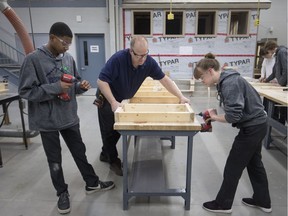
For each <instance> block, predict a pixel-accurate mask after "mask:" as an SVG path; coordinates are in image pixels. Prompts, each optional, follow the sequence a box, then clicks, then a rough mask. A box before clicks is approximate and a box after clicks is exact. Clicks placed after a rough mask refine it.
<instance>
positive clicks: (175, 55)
mask: <svg viewBox="0 0 288 216" xmlns="http://www.w3.org/2000/svg"><path fill="white" fill-rule="evenodd" d="M204 55H205V54H191V55H179V54H160V55H158V54H157V55H154V54H151V55H150V56H152V57H158V56H161V57H203V56H204ZM214 55H215V56H217V57H255V55H254V54H214Z"/></svg>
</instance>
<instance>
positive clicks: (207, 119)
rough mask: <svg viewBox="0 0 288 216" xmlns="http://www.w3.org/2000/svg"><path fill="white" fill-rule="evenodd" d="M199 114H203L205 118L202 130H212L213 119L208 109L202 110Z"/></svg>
mask: <svg viewBox="0 0 288 216" xmlns="http://www.w3.org/2000/svg"><path fill="white" fill-rule="evenodd" d="M198 115H199V116H202V118H203V120H204V123H202V124H201V132H212V124H211V122H212V120H211V117H210V114H209V112H208V110H206V111H204V112H200V113H199V114H198Z"/></svg>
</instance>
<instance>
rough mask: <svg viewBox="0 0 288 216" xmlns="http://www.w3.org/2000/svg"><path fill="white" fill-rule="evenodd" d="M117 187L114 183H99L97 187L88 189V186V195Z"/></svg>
mask: <svg viewBox="0 0 288 216" xmlns="http://www.w3.org/2000/svg"><path fill="white" fill-rule="evenodd" d="M114 187H115V184H114V183H113V182H112V181H107V182H102V181H100V180H99V181H98V185H97V186H96V187H88V186H86V188H85V189H86V194H92V193H94V192H97V191H106V190H110V189H112V188H114Z"/></svg>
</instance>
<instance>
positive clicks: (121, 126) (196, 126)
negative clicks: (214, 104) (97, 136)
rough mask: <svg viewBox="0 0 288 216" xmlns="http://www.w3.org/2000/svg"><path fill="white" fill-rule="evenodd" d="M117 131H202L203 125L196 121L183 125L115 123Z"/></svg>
mask: <svg viewBox="0 0 288 216" xmlns="http://www.w3.org/2000/svg"><path fill="white" fill-rule="evenodd" d="M114 129H115V130H161V131H200V130H201V124H200V123H199V122H198V121H197V120H196V119H194V122H184V123H183V122H181V123H159V122H147V123H134V122H115V124H114Z"/></svg>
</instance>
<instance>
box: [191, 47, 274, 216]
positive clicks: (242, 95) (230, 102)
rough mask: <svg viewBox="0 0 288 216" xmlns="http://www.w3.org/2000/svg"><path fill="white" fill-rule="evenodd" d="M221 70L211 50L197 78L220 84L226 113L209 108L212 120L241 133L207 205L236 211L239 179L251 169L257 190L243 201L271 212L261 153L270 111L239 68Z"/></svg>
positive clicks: (220, 210) (216, 209)
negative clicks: (215, 192)
mask: <svg viewBox="0 0 288 216" xmlns="http://www.w3.org/2000/svg"><path fill="white" fill-rule="evenodd" d="M220 71H221V68H220V64H219V62H218V61H217V60H216V59H215V56H214V55H213V54H212V53H208V54H206V55H205V58H204V59H201V60H200V61H199V62H198V63H197V65H196V67H195V70H194V77H195V79H201V80H202V82H203V83H204V84H205V85H206V86H213V85H215V84H216V85H217V91H218V94H219V95H220V97H221V100H222V101H223V105H224V106H223V108H224V114H217V112H216V111H215V109H208V111H209V114H210V116H211V120H212V121H218V122H223V123H230V124H232V127H237V128H239V133H238V135H237V136H236V137H235V139H234V142H233V144H232V148H231V150H230V153H229V155H228V158H227V161H226V164H225V168H224V173H223V182H222V185H221V187H220V190H219V192H218V194H217V196H216V198H215V200H212V201H210V202H205V203H204V204H203V208H204V209H205V210H207V211H210V212H215V213H232V204H233V201H234V197H235V193H236V189H237V186H238V182H239V179H240V178H241V175H242V172H243V170H244V169H245V168H247V171H248V175H249V178H250V181H251V184H252V188H253V192H254V193H253V195H252V197H251V198H243V199H242V203H243V204H245V205H247V206H250V207H256V208H259V209H261V210H262V211H264V212H267V213H268V212H271V211H272V208H271V200H270V195H269V188H268V179H267V175H266V171H265V168H264V165H263V163H262V155H261V150H262V140H263V138H264V137H265V135H266V131H267V114H266V112H265V111H264V106H263V105H262V101H261V98H260V96H259V94H258V93H257V91H256V90H255V89H254V88H253V87H252V86H251V85H250V84H249V83H248V82H247V81H246V80H245V79H244V78H243V77H242V76H241V75H240V74H239V73H238V72H237V71H235V70H232V69H228V70H225V71H223V72H221V73H220Z"/></svg>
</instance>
